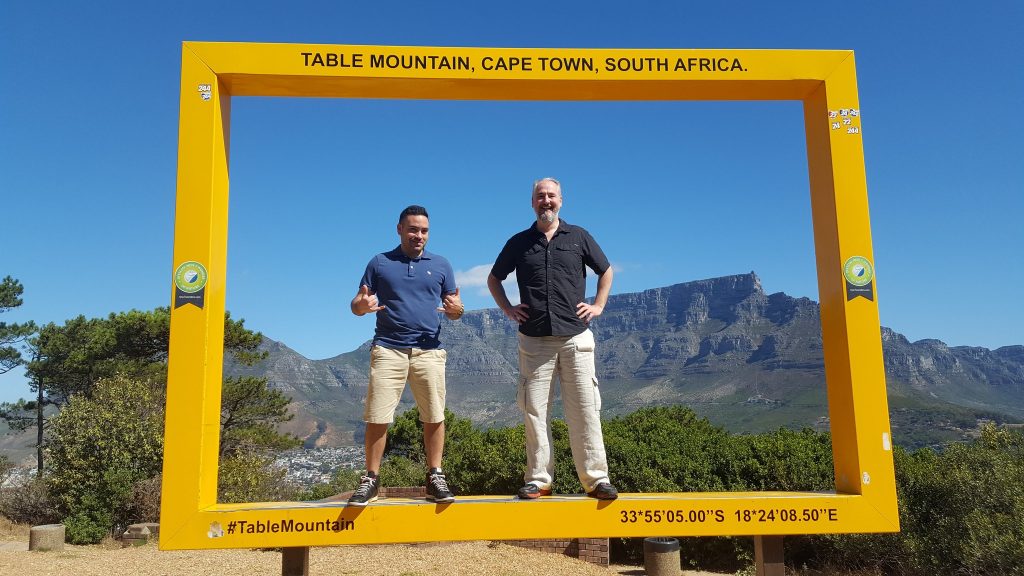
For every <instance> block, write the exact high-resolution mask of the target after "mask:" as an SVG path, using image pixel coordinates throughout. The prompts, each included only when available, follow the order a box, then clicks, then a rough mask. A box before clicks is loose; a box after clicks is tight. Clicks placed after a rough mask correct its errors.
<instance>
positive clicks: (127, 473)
mask: <svg viewBox="0 0 1024 576" xmlns="http://www.w3.org/2000/svg"><path fill="white" fill-rule="evenodd" d="M160 398H161V396H160V393H159V389H158V387H157V386H154V385H153V384H151V383H149V382H143V381H140V380H135V379H132V378H128V377H126V376H123V375H118V376H114V377H112V378H106V379H102V380H100V381H98V382H97V383H96V385H95V387H94V388H93V390H92V396H85V395H77V396H73V397H72V398H71V400H70V401H69V402H68V404H67V406H65V407H64V409H63V410H61V411H60V413H59V414H57V415H56V416H54V417H53V418H52V419H51V420H50V439H49V443H48V445H47V458H46V461H47V462H48V463H49V464H48V468H47V474H46V477H45V478H46V482H47V486H48V488H49V494H50V496H51V497H52V498H53V500H54V502H55V503H56V506H57V509H58V511H60V512H61V513H62V515H63V516H64V517H66V518H69V519H72V521H73V522H74V523H75V525H76V527H77V528H76V530H79V533H80V535H81V538H82V539H83V540H88V539H89V538H91V537H92V536H93V531H92V528H91V526H92V524H93V523H96V522H109V523H110V524H109V525H107V526H106V527H105V531H106V532H111V533H114V534H117V533H120V532H121V531H123V530H124V529H125V528H126V527H127V525H128V524H130V523H132V522H133V521H134V520H135V519H134V518H132V517H131V514H130V513H129V509H128V507H129V500H130V499H131V492H132V486H134V484H135V483H136V482H139V481H141V480H144V479H147V478H151V477H153V476H155V475H156V474H157V472H158V471H159V469H160V463H161V459H162V449H163V406H162V404H161V401H160Z"/></svg>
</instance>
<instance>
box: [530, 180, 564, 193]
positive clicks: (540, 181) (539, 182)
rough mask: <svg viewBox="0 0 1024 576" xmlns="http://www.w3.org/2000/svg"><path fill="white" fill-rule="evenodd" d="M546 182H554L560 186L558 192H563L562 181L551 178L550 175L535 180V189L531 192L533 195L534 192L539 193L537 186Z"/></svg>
mask: <svg viewBox="0 0 1024 576" xmlns="http://www.w3.org/2000/svg"><path fill="white" fill-rule="evenodd" d="M545 182H551V183H552V184H554V185H555V186H558V193H559V194H561V193H562V183H561V182H559V181H558V180H555V179H554V178H551V177H550V176H549V177H547V178H541V179H540V180H536V181H535V182H534V183H533V190H532V191H530V194H531V195H533V194H536V193H537V187H538V186H540V185H541V184H543V183H545Z"/></svg>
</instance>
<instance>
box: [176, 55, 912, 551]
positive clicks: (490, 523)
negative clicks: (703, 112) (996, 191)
mask: <svg viewBox="0 0 1024 576" xmlns="http://www.w3.org/2000/svg"><path fill="white" fill-rule="evenodd" d="M231 96H281V97H334V98H423V99H449V100H461V99H482V100H780V99H785V100H800V101H803V103H804V123H805V130H806V133H807V150H808V170H809V174H810V188H811V189H810V200H811V208H812V218H813V221H814V242H815V246H814V250H815V254H816V257H817V268H818V286H819V300H820V302H821V317H822V336H823V340H824V353H825V374H826V381H827V387H828V397H829V414H830V419H831V431H832V437H833V458H834V460H835V472H836V491H835V493H827V494H819V493H715V494H625V495H623V496H622V497H621V498H620V499H619V500H617V501H614V502H610V503H601V502H597V501H594V500H591V499H588V498H585V497H555V498H549V499H547V498H545V499H541V500H540V501H537V502H519V501H516V500H514V499H512V498H510V497H473V496H461V497H460V498H459V499H458V500H457V501H456V502H455V503H453V504H450V505H440V506H438V505H434V504H430V503H426V502H425V501H415V500H400V499H399V500H384V501H381V502H379V503H375V504H373V505H371V506H369V507H367V508H365V509H355V508H347V507H345V506H344V505H343V504H337V503H294V502H292V503H254V504H233V505H219V504H217V503H216V487H217V464H218V462H217V454H218V451H217V446H218V442H219V425H220V384H221V377H222V369H223V329H224V325H223V316H224V299H225V290H226V287H225V278H226V274H227V269H226V261H227V259H226V249H227V229H228V214H227V207H228V184H229V182H228V153H229V125H230V101H231ZM180 114H181V118H180V124H179V146H178V192H177V205H176V214H175V240H174V270H173V274H172V277H173V278H174V280H173V281H172V292H173V294H174V295H173V297H172V312H171V345H170V356H169V359H168V391H167V426H166V436H165V448H164V485H163V501H162V509H161V535H160V546H161V548H162V549H186V548H188V549H194V548H239V547H241V548H245V547H278V546H319V545H337V544H366V543H382V542H416V541H430V540H475V539H516V538H568V537H605V536H607V537H612V536H659V535H663V536H709V535H777V534H810V533H836V532H891V531H897V530H899V518H898V513H897V508H896V487H895V475H894V472H893V464H892V443H891V438H890V429H889V416H888V407H887V400H886V393H885V373H884V370H883V365H882V348H881V336H880V325H879V319H878V306H877V290H876V282H875V276H874V265H873V261H874V257H873V252H872V245H871V233H870V222H869V217H868V204H867V190H866V177H865V170H864V156H863V142H862V131H861V121H860V119H861V115H860V105H859V102H858V96H857V84H856V73H855V67H854V57H853V53H852V52H850V51H820V50H791V51H785V50H634V49H622V50H617V49H600V50H596V49H545V48H451V47H394V46H347V45H342V46H335V45H314V44H244V43H204V42H186V43H184V45H183V48H182V70H181V111H180ZM808 248H809V249H810V247H808ZM204 274H205V275H204ZM197 288H201V290H197ZM509 401H510V402H512V401H513V399H512V398H510V399H509ZM613 474H614V471H613Z"/></svg>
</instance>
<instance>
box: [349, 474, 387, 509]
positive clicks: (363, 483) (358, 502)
mask: <svg viewBox="0 0 1024 576" xmlns="http://www.w3.org/2000/svg"><path fill="white" fill-rule="evenodd" d="M379 482H380V481H379V480H378V479H377V475H376V474H374V473H373V472H367V473H366V476H363V477H362V478H360V479H359V487H358V488H356V491H355V492H353V493H352V497H351V498H349V499H348V505H349V506H366V505H367V504H369V503H370V502H373V501H374V500H376V499H377V485H378V483H379Z"/></svg>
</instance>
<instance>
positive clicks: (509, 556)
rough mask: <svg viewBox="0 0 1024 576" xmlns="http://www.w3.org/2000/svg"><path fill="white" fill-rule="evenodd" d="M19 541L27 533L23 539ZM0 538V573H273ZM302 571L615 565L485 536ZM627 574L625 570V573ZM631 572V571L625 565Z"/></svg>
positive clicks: (267, 556) (345, 557)
mask: <svg viewBox="0 0 1024 576" xmlns="http://www.w3.org/2000/svg"><path fill="white" fill-rule="evenodd" d="M25 542H27V536H26V540H25ZM6 548H7V546H3V545H0V574H18V575H20V576H35V575H40V576H42V575H51V574H75V575H76V576H77V575H81V576H110V575H112V574H132V575H138V576H157V575H160V576H164V575H172V574H190V575H205V574H209V575H211V576H212V575H217V576H223V575H224V574H244V575H245V576H257V575H260V574H267V575H271V574H273V575H277V574H280V573H281V554H280V553H278V552H262V551H254V550H207V551H174V552H161V551H159V550H157V547H156V546H155V545H153V544H148V545H145V546H138V547H133V548H118V549H109V548H105V547H104V546H102V545H99V546H72V545H67V546H65V548H64V551H63V552H29V551H28V550H27V548H28V546H27V543H24V544H23V545H21V546H19V548H20V549H18V550H10V549H6ZM309 563H310V566H309V572H310V574H346V575H362V574H366V575H371V574H372V575H378V574H380V575H396V576H413V575H423V576H427V575H432V574H452V575H459V574H467V575H468V574H482V575H488V574H494V575H501V576H512V575H518V574H559V575H560V576H575V575H581V576H582V575H595V576H608V575H609V574H615V573H616V572H614V571H611V570H609V569H608V568H604V567H601V566H596V565H594V564H588V563H586V562H581V561H579V560H576V559H573V558H567V557H564V556H559V555H556V554H545V553H542V552H535V551H532V550H525V549H522V548H517V547H513V546H506V545H488V544H487V543H486V542H460V543H451V544H435V545H392V546H339V547H333V548H313V549H311V550H310V554H309ZM627 573H628V572H627ZM633 573H634V574H636V573H638V572H635V571H634V572H633Z"/></svg>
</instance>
